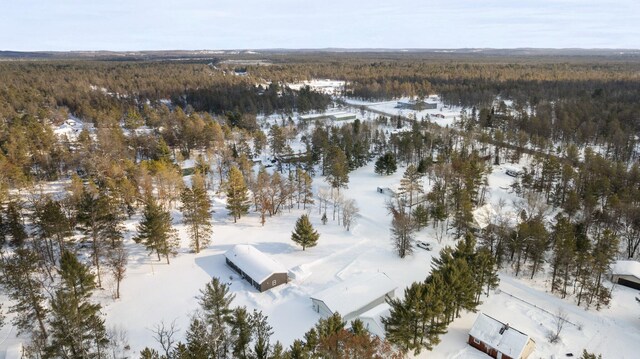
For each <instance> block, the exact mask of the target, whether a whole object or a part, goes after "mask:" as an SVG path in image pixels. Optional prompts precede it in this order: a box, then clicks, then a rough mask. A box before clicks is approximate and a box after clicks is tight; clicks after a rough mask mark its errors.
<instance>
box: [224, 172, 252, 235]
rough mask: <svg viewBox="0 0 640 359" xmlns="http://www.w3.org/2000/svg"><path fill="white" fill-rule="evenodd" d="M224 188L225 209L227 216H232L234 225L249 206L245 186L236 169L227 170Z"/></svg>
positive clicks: (240, 174) (240, 173) (246, 211)
mask: <svg viewBox="0 0 640 359" xmlns="http://www.w3.org/2000/svg"><path fill="white" fill-rule="evenodd" d="M226 188H227V209H228V210H229V214H230V215H232V216H233V222H234V223H235V222H236V221H237V220H238V219H239V218H240V217H242V216H243V215H245V214H247V213H248V212H249V205H250V202H249V193H248V190H247V185H246V184H245V182H244V177H243V176H242V172H240V170H239V169H238V167H236V166H232V167H231V169H230V170H229V178H228V180H227V185H226Z"/></svg>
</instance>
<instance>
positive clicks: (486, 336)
mask: <svg viewBox="0 0 640 359" xmlns="http://www.w3.org/2000/svg"><path fill="white" fill-rule="evenodd" d="M468 342H469V345H471V346H472V347H474V348H476V349H478V350H480V351H482V352H484V353H487V355H489V356H491V357H493V358H497V359H526V358H527V357H528V356H529V355H530V354H531V353H532V352H533V350H534V349H535V345H536V343H535V342H534V341H533V339H531V338H530V337H529V335H527V334H525V333H523V332H521V331H519V330H517V329H515V328H513V327H511V326H509V324H508V323H507V324H505V323H503V322H501V321H499V320H497V319H495V318H492V317H490V316H488V315H486V314H484V313H480V315H478V318H477V319H476V322H475V323H474V324H473V327H472V328H471V330H470V331H469V341H468Z"/></svg>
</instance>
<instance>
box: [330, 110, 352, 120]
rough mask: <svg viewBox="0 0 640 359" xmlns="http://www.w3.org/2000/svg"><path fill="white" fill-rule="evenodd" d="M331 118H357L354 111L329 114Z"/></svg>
mask: <svg viewBox="0 0 640 359" xmlns="http://www.w3.org/2000/svg"><path fill="white" fill-rule="evenodd" d="M329 118H331V119H332V120H334V121H348V120H355V119H356V115H355V114H354V113H347V112H337V113H332V114H331V115H329Z"/></svg>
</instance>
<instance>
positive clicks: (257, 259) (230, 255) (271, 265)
mask: <svg viewBox="0 0 640 359" xmlns="http://www.w3.org/2000/svg"><path fill="white" fill-rule="evenodd" d="M224 256H225V257H226V258H227V259H229V260H230V261H231V262H233V264H235V265H236V266H237V267H238V268H240V269H242V271H243V272H245V273H246V274H247V275H248V276H249V277H251V279H253V280H255V281H258V282H263V281H264V280H265V279H267V278H269V277H270V276H271V275H272V274H273V273H287V269H286V268H285V267H284V266H283V265H282V264H280V263H278V262H277V261H276V260H275V259H273V258H271V257H270V256H268V255H266V254H264V253H262V252H260V251H259V250H258V249H257V248H256V247H254V246H252V245H248V244H237V245H235V246H234V247H233V248H231V249H229V250H228V251H227V252H226V253H225V254H224Z"/></svg>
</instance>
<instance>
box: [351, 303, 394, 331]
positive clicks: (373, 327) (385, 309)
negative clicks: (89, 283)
mask: <svg viewBox="0 0 640 359" xmlns="http://www.w3.org/2000/svg"><path fill="white" fill-rule="evenodd" d="M390 313H391V307H390V306H389V304H387V303H383V304H380V305H378V306H376V307H373V308H371V309H369V310H367V311H366V312H364V313H362V314H360V317H359V319H360V320H361V321H362V324H364V328H365V329H366V330H367V331H368V332H369V333H370V334H371V335H375V336H377V337H378V338H381V339H383V338H384V336H385V330H384V324H383V323H382V318H384V317H388V316H389V314H390Z"/></svg>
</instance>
